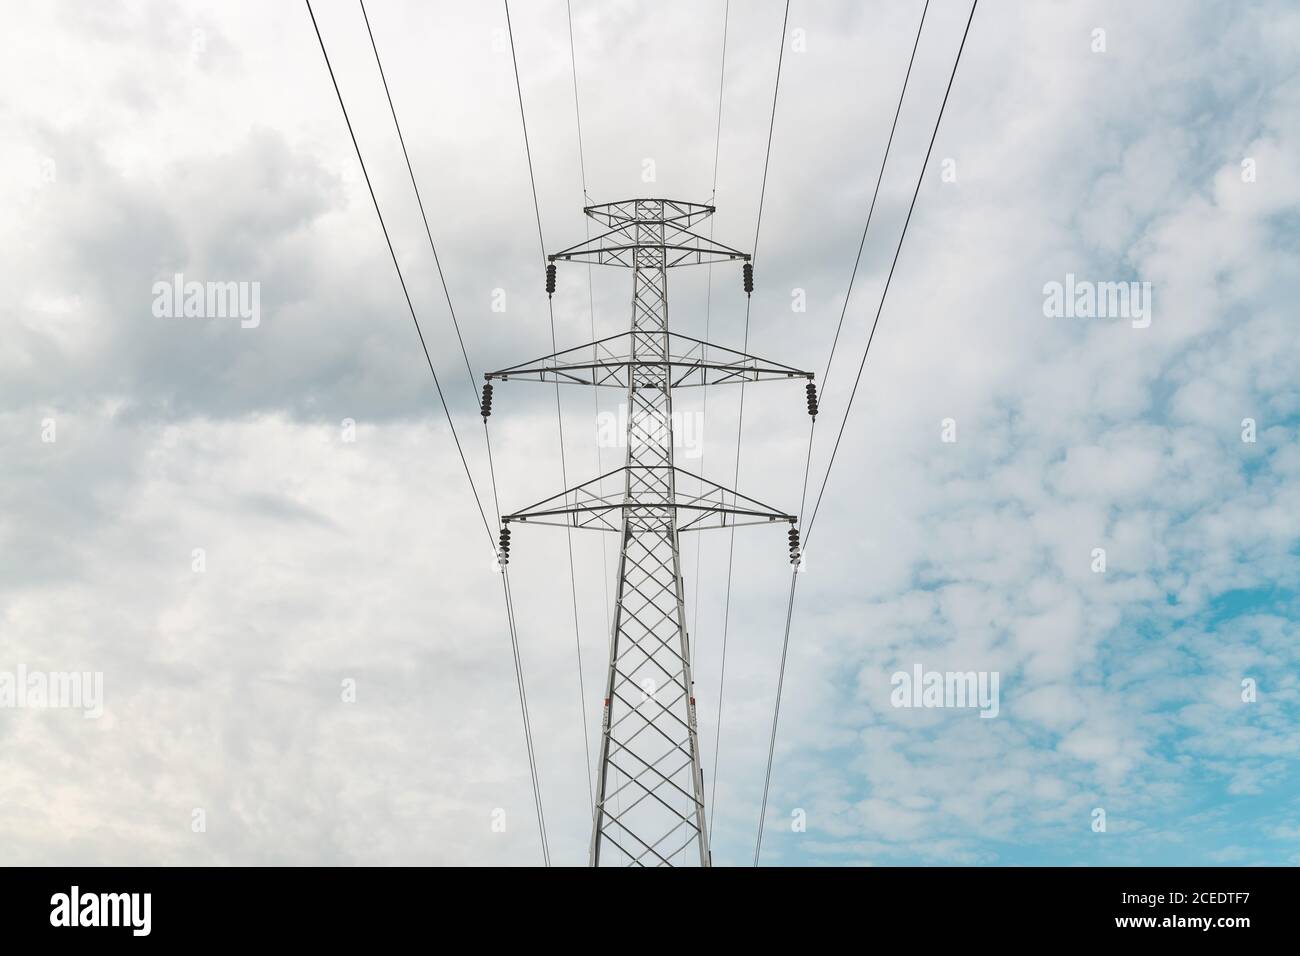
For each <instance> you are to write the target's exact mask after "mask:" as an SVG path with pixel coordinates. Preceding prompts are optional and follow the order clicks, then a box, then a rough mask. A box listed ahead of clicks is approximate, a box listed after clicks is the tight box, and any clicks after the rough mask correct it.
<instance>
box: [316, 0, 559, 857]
mask: <svg viewBox="0 0 1300 956" xmlns="http://www.w3.org/2000/svg"><path fill="white" fill-rule="evenodd" d="M304 2H305V3H306V4H307V14H308V15H309V16H310V17H311V24H312V29H313V30H314V31H315V32H316V40H317V42H318V43H319V44H320V51H321V55H322V56H323V57H324V59H325V68H326V69H327V70H328V71H329V75H330V83H331V84H332V85H333V86H334V94H335V96H337V97H338V101H339V108H340V109H341V110H342V112H343V121H344V123H346V124H347V128H348V136H349V137H350V138H351V140H352V147H353V149H354V150H356V154H357V162H358V164H360V166H361V174H362V176H363V177H365V180H366V189H367V190H368V191H369V193H370V201H371V203H373V205H374V207H375V217H376V218H377V219H378V220H379V228H380V229H381V230H382V231H383V234H384V243H385V244H386V245H387V246H388V255H389V256H390V257H391V258H392V260H393V268H394V270H396V272H397V281H398V282H399V283H400V284H401V286H402V295H403V297H404V298H405V299H406V307H407V309H408V310H409V311H410V313H411V321H412V323H414V325H415V332H416V335H417V336H419V339H420V348H421V349H422V350H423V352H424V359H425V362H426V363H427V364H428V366H429V374H430V375H432V376H433V385H434V388H435V389H436V390H437V392H438V401H439V402H440V403H441V404H442V410H443V414H444V415H445V416H446V418H447V426H448V428H450V429H451V437H452V440H453V441H454V442H455V443H456V451H457V453H458V454H459V456H460V462H461V466H462V467H463V468H464V470H465V477H466V479H467V480H468V481H469V486H470V491H471V492H472V493H473V495H474V503H475V504H476V505H477V506H478V512H479V518H480V519H482V522H483V530H484V531H485V532H486V533H487V536H488V540H489V541H490V542H492V543H493V544H495V540H494V539H493V536H492V529H491V527H490V526H489V525H488V520H487V515H486V514H485V513H484V511H483V502H482V501H481V500H480V499H479V494H478V488H477V487H476V486H475V484H474V476H473V475H472V474H471V472H470V468H469V462H468V461H467V460H466V458H465V451H464V449H463V448H462V447H461V443H460V437H459V436H458V435H457V433H456V424H455V422H454V421H453V420H452V417H451V410H450V408H448V406H447V399H446V396H445V395H444V394H443V391H442V384H441V382H439V380H438V372H437V371H436V370H435V369H434V366H433V359H432V358H431V357H430V355H429V346H428V344H427V343H426V342H425V339H424V332H423V330H422V329H421V328H420V320H419V318H418V317H417V316H416V312H415V305H414V303H413V302H412V301H411V293H410V291H409V290H408V289H407V287H406V278H405V277H404V276H403V275H402V267H401V265H400V264H399V263H398V261H397V252H396V250H395V249H394V248H393V240H392V237H391V236H390V235H389V233H388V226H387V224H386V223H385V222H384V214H383V212H382V211H381V210H380V208H379V198H378V197H377V196H376V195H375V187H374V184H373V183H372V182H371V181H370V173H369V171H368V170H367V169H366V162H365V159H364V158H363V157H362V155H361V145H360V143H358V142H357V135H356V132H355V131H354V130H353V128H352V119H351V117H350V116H349V115H348V108H347V105H346V104H345V103H344V101H343V92H342V90H341V89H339V83H338V78H337V77H336V76H335V75H334V66H333V64H332V63H331V62H330V58H329V52H328V51H327V50H326V48H325V38H324V37H323V36H322V35H321V32H320V25H319V24H318V23H317V22H316V13H315V11H314V10H313V9H312V6H311V0H304ZM467 361H468V360H467ZM502 571H503V581H502V587H503V590H504V593H505V599H506V620H507V622H508V623H509V626H510V644H511V649H512V651H513V654H514V661H515V678H516V685H517V690H518V695H519V704H520V711H521V713H522V716H523V723H524V742H525V745H526V749H527V752H528V765H529V774H530V777H531V779H532V786H533V802H534V805H535V808H536V811H537V830H538V836H539V838H540V839H541V844H542V859H543V861H544V863H545V865H547V866H550V863H551V857H550V848H549V846H548V845H547V840H546V820H545V814H544V812H543V810H542V793H541V787H540V784H539V779H538V774H537V760H536V754H535V752H534V749H533V738H532V726H531V723H530V721H529V718H528V698H527V693H526V691H525V688H524V674H523V666H522V663H521V660H520V656H519V638H518V633H517V630H516V627H515V617H514V608H513V604H512V602H511V599H510V584H509V580H508V579H507V578H506V576H505V571H504V568H503V569H502Z"/></svg>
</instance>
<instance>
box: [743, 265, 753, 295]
mask: <svg viewBox="0 0 1300 956" xmlns="http://www.w3.org/2000/svg"><path fill="white" fill-rule="evenodd" d="M740 272H741V275H742V276H743V277H744V279H745V295H749V294H750V293H752V292H753V291H754V264H753V263H752V262H746V263H745V265H744V266H743V267H742V268H741V270H740Z"/></svg>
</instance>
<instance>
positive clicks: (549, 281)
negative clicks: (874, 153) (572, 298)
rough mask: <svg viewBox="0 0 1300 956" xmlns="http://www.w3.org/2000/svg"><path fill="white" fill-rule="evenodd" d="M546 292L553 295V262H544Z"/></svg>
mask: <svg viewBox="0 0 1300 956" xmlns="http://www.w3.org/2000/svg"><path fill="white" fill-rule="evenodd" d="M546 294H547V295H555V263H554V262H548V263H547V264H546Z"/></svg>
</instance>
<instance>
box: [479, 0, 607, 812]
mask: <svg viewBox="0 0 1300 956" xmlns="http://www.w3.org/2000/svg"><path fill="white" fill-rule="evenodd" d="M502 2H503V4H504V6H505V11H506V35H507V37H508V38H509V40H510V62H511V63H512V64H513V65H514V71H515V91H516V92H517V93H518V95H519V122H520V125H521V126H522V127H523V131H524V156H525V157H526V158H527V160H528V183H529V185H530V186H531V187H532V191H533V212H534V213H535V214H536V216H537V244H538V247H539V248H540V250H541V254H542V261H543V262H545V261H546V240H545V239H544V238H543V237H542V207H541V205H540V204H539V203H538V201H537V177H536V176H534V174H533V151H532V147H531V146H530V145H529V142H528V117H527V115H526V114H525V113H524V88H523V85H522V84H521V83H520V82H519V59H518V57H516V56H515V34H514V28H513V27H512V26H511V23H510V0H502ZM574 76H575V78H576V76H577V74H576V72H575V74H574ZM575 82H576V79H575ZM575 89H576V87H575ZM584 177H585V173H584ZM546 311H547V314H548V315H549V317H550V323H551V350H552V351H558V349H559V346H558V345H557V343H556V338H555V307H554V305H553V303H552V300H551V296H550V294H549V293H548V294H547V296H546ZM555 424H556V427H557V429H558V431H559V438H560V478H561V480H562V481H563V482H564V487H565V488H568V487H569V467H568V463H567V461H566V456H565V451H564V413H563V409H562V407H561V403H560V383H559V382H558V381H557V382H556V383H555ZM564 536H565V540H566V541H567V543H568V547H569V594H570V597H571V598H572V601H573V645H574V648H575V650H576V651H577V658H578V694H579V697H580V700H581V703H582V742H583V746H582V751H583V754H584V755H585V757H586V760H587V793H588V798H589V799H590V801H591V806H592V812H593V813H595V807H596V803H595V794H594V793H593V792H592V789H591V787H592V781H591V777H592V774H591V744H590V741H589V739H588V737H587V692H586V687H585V681H584V678H583V674H582V640H581V636H580V634H579V630H578V583H577V575H576V573H575V572H574V566H573V531H572V529H570V528H568V527H565V529H564Z"/></svg>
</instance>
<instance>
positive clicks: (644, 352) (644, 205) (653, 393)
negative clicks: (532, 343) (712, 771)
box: [481, 199, 817, 866]
mask: <svg viewBox="0 0 1300 956" xmlns="http://www.w3.org/2000/svg"><path fill="white" fill-rule="evenodd" d="M583 211H584V212H585V213H586V214H587V215H588V216H590V217H591V218H592V219H594V220H596V221H597V222H599V223H600V224H601V225H602V226H604V227H606V229H607V230H608V231H606V232H603V233H601V234H600V235H598V236H595V237H593V238H591V239H588V240H586V241H585V242H583V243H580V244H579V245H576V246H571V247H569V248H567V249H564V250H562V251H560V252H556V253H554V254H552V255H549V256H548V257H547V259H548V264H547V267H546V291H547V294H548V295H551V294H553V293H554V292H555V277H556V266H555V263H556V261H557V260H562V261H566V262H585V263H591V264H595V265H613V266H622V267H624V268H629V269H631V270H632V325H631V328H630V329H629V330H628V331H626V332H623V333H621V334H619V335H614V336H610V337H608V338H603V339H600V340H598V341H596V342H592V343H589V344H587V345H582V346H578V347H576V348H571V349H567V350H565V351H562V352H557V353H555V354H553V355H547V356H544V357H542V358H539V359H536V360H534V361H531V362H525V363H523V364H521V365H516V366H512V367H510V368H505V369H501V370H500V371H496V372H488V373H487V374H486V375H485V376H484V377H485V378H486V379H487V384H485V385H484V387H483V403H482V408H481V412H482V414H483V416H484V417H485V418H486V417H487V416H488V415H489V414H490V413H491V406H492V383H493V382H494V381H496V382H504V381H506V380H509V379H523V380H528V381H537V382H558V383H561V384H572V385H590V386H605V387H611V388H622V389H625V390H626V391H627V408H628V420H627V435H626V440H627V461H626V464H624V465H623V467H622V468H619V469H616V470H615V471H611V472H608V473H606V474H604V475H601V476H599V477H597V478H594V479H592V480H590V481H587V482H585V483H583V484H580V485H577V486H575V487H573V488H569V489H566V490H565V491H563V492H561V493H560V494H558V495H555V496H553V497H551V498H547V499H545V500H543V501H539V502H537V503H536V504H534V505H531V506H530V507H527V508H524V509H521V510H519V511H516V512H514V513H512V514H508V515H504V516H502V527H501V536H500V546H501V550H500V552H499V556H498V557H499V560H500V562H501V563H502V564H505V563H506V562H507V561H508V560H509V551H510V536H511V530H510V529H511V525H512V524H525V523H526V524H549V525H558V526H562V527H570V528H589V529H595V530H600V531H606V532H612V533H614V534H617V535H619V540H620V542H621V547H620V553H619V562H618V587H617V591H616V599H615V605H614V619H613V629H612V635H611V640H610V654H609V674H608V678H607V680H606V685H605V698H604V709H603V714H602V720H601V731H602V732H601V744H600V764H599V769H598V771H597V778H596V800H595V808H594V819H593V821H592V832H591V850H590V856H589V862H590V863H591V865H592V866H598V865H600V864H602V863H604V864H623V865H628V866H671V865H673V861H674V860H675V859H677V858H678V857H679V856H680V857H684V858H685V859H686V860H688V861H690V862H694V859H695V858H696V853H698V859H699V862H700V865H701V866H709V865H710V864H711V862H712V861H711V855H710V851H709V837H708V830H707V829H706V826H705V813H704V772H703V769H702V768H701V766H700V748H699V739H698V730H697V723H696V716H695V691H694V680H693V678H692V675H691V652H690V635H689V634H688V633H687V630H686V609H685V586H684V581H683V578H682V568H681V549H680V546H679V536H680V534H681V533H682V532H684V531H700V530H704V529H707V528H727V527H735V526H738V525H745V524H769V523H771V522H786V523H788V525H789V531H788V542H789V552H790V560H791V562H792V563H797V562H798V560H799V531H798V529H797V528H796V527H795V523H796V520H797V519H796V518H795V516H794V515H790V514H786V513H784V512H780V511H776V510H774V509H773V508H770V507H768V506H767V505H764V504H762V503H761V502H758V501H755V500H754V499H752V498H747V497H745V496H744V495H741V494H739V493H738V492H736V491H734V490H732V489H729V488H724V487H723V486H721V485H718V484H716V483H714V482H712V481H708V480H706V479H704V478H703V477H701V476H699V475H693V474H691V473H689V472H687V471H685V470H683V469H681V468H678V467H677V466H676V465H675V464H674V463H673V420H672V408H673V390H674V389H676V388H683V387H688V386H704V385H717V384H725V383H732V382H755V381H763V380H772V379H798V378H802V379H807V380H808V381H807V384H806V386H805V389H806V392H807V401H808V412H809V414H811V415H814V416H815V415H816V413H817V393H816V388H815V386H814V385H813V383H812V378H813V375H812V373H811V372H804V371H800V370H799V369H795V368H791V367H789V366H787V365H782V364H780V363H778V362H770V361H766V360H764V359H760V358H757V357H755V356H753V355H748V354H746V353H744V352H737V351H735V350H733V349H728V348H723V347H721V346H717V345H713V344H710V343H708V342H704V341H701V340H699V339H693V338H690V337H688V336H684V335H680V334H677V333H674V332H670V331H669V329H668V270H669V269H670V268H675V267H677V266H684V265H695V264H700V263H711V262H721V261H735V260H740V261H741V262H742V263H743V266H742V275H743V280H744V289H745V293H746V294H749V293H751V292H752V291H753V267H752V264H751V263H750V261H749V260H750V257H749V256H748V255H747V254H745V253H742V252H740V251H738V250H736V249H732V248H730V247H728V246H724V245H721V244H720V243H717V242H714V241H712V240H711V239H706V238H704V237H703V236H701V235H699V234H697V233H696V232H694V231H692V227H694V226H695V225H696V224H698V223H699V222H701V221H702V220H704V219H706V218H708V217H709V216H711V215H712V214H713V212H714V207H713V206H711V205H702V204H699V203H689V202H678V201H675V200H670V199H629V200H624V201H622V202H614V203H604V204H601V205H593V206H587V207H586V208H585V209H584V210H583ZM607 483H608V484H610V485H612V486H614V487H616V488H618V489H619V490H618V492H617V493H616V494H606V493H605V492H604V488H605V487H606V485H607Z"/></svg>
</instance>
